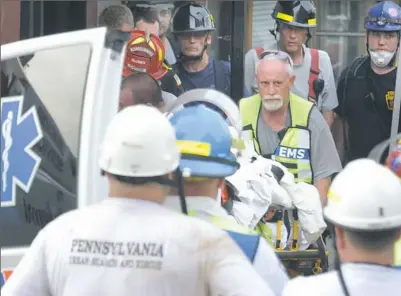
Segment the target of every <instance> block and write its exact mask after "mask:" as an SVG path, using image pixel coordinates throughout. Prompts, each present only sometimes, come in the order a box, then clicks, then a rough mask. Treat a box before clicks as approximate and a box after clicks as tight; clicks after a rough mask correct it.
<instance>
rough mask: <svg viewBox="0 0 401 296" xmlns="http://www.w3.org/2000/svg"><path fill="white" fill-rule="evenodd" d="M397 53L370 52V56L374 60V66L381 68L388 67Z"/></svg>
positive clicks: (384, 51)
mask: <svg viewBox="0 0 401 296" xmlns="http://www.w3.org/2000/svg"><path fill="white" fill-rule="evenodd" d="M394 54H395V51H393V52H391V51H386V50H370V49H369V55H370V58H371V59H372V62H373V64H375V65H376V66H377V67H379V68H384V67H387V66H388V64H389V63H390V62H391V60H392V58H393V57H394Z"/></svg>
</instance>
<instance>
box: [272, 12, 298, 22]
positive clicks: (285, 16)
mask: <svg viewBox="0 0 401 296" xmlns="http://www.w3.org/2000/svg"><path fill="white" fill-rule="evenodd" d="M276 17H277V18H278V19H280V20H283V21H287V22H292V21H293V20H294V17H293V16H292V15H289V14H286V13H282V12H277V15H276Z"/></svg>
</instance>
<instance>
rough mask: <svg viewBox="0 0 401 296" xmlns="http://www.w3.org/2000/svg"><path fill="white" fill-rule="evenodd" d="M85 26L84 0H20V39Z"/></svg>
mask: <svg viewBox="0 0 401 296" xmlns="http://www.w3.org/2000/svg"><path fill="white" fill-rule="evenodd" d="M85 28H86V1H43V0H42V1H33V0H29V1H21V32H20V33H21V40H22V39H27V38H32V37H37V36H43V35H49V34H55V33H61V32H68V31H74V30H80V29H85Z"/></svg>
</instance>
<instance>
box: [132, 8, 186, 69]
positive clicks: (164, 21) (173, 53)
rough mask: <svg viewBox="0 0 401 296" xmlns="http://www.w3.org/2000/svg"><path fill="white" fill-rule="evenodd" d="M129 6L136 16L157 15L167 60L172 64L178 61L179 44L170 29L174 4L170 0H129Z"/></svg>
mask: <svg viewBox="0 0 401 296" xmlns="http://www.w3.org/2000/svg"><path fill="white" fill-rule="evenodd" d="M127 5H128V7H129V8H130V9H131V10H132V11H133V12H134V17H135V16H136V15H137V14H139V15H140V14H149V13H150V14H152V15H155V16H156V18H157V20H158V21H159V25H160V26H159V33H158V35H159V37H160V39H161V40H162V41H163V43H164V48H165V51H166V61H167V62H168V63H169V64H170V65H174V64H175V63H176V62H177V58H176V57H177V56H178V53H179V51H178V46H177V43H176V42H175V40H174V39H172V38H170V37H169V36H168V35H167V34H168V30H169V27H170V23H171V16H172V12H173V9H174V4H172V3H168V1H162V2H157V3H155V2H151V1H136V2H128V4H127Z"/></svg>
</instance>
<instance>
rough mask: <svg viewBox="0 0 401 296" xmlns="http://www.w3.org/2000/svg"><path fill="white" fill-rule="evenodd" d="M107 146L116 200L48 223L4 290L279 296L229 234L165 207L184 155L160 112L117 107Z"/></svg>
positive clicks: (105, 167)
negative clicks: (274, 294) (181, 153)
mask: <svg viewBox="0 0 401 296" xmlns="http://www.w3.org/2000/svg"><path fill="white" fill-rule="evenodd" d="M127 127H128V128H127ZM101 148H102V149H101V152H100V158H99V165H100V168H101V170H102V172H103V173H104V174H105V176H106V178H107V181H108V184H109V197H108V198H106V199H105V200H103V201H102V202H100V203H98V204H96V205H92V206H88V207H85V208H82V209H78V210H74V211H70V212H68V213H65V214H63V215H62V216H59V217H58V218H57V219H55V220H53V221H52V222H50V223H49V224H47V225H46V227H45V228H43V229H42V230H41V231H40V232H39V234H38V235H37V237H36V238H35V240H34V241H33V243H32V245H31V247H30V249H29V250H28V252H27V253H26V255H25V256H24V258H23V259H22V261H21V262H20V264H19V265H18V266H17V268H16V269H15V270H14V272H13V274H12V275H11V277H10V278H9V280H8V281H7V282H6V284H5V286H4V287H3V289H2V291H1V294H2V295H4V296H14V295H35V296H36V295H38V296H39V295H49V296H58V295H74V296H75V295H85V296H95V295H96V296H102V295H119V296H124V295H138V296H139V295H141V296H143V295H148V296H151V295H157V296H159V295H174V296H180V295H182V296H184V295H185V296H187V295H196V296H197V295H199V296H206V295H211V294H212V295H243V296H248V295H255V296H256V295H257V296H264V295H273V294H272V292H271V291H270V289H269V287H268V286H267V285H266V283H265V282H264V281H263V280H262V279H261V278H260V277H259V276H258V274H257V273H256V272H255V271H254V269H253V268H252V265H251V264H250V263H249V261H248V260H247V258H246V256H245V255H244V254H243V253H242V252H241V250H240V249H239V248H238V247H237V246H236V245H235V243H234V242H233V241H232V240H231V239H230V238H229V236H228V235H226V234H225V233H224V232H222V231H221V230H219V229H217V228H215V227H213V226H211V225H209V224H208V223H205V222H203V221H200V220H198V219H193V218H189V217H186V216H185V215H181V214H179V213H176V212H174V211H170V210H168V209H166V208H165V207H163V206H162V203H163V200H164V199H165V197H166V195H167V193H168V191H169V186H170V185H171V184H174V183H175V182H173V181H172V180H171V179H170V175H171V173H173V172H174V171H175V170H176V169H177V167H178V165H179V157H180V153H179V149H178V147H177V145H176V138H175V135H174V129H173V128H172V126H171V124H170V123H169V122H168V120H167V118H166V117H165V116H163V115H162V114H161V113H160V112H159V111H157V109H155V108H154V107H149V106H145V105H138V106H132V107H128V108H126V109H124V110H122V111H121V112H119V113H118V114H117V116H116V117H115V118H114V119H113V120H112V121H111V123H110V124H109V126H108V128H107V131H106V134H105V137H104V142H103V144H102V147H101ZM156 225H157V227H155V226H156ZM33 279H34V280H33ZM238 279H241V281H239V280H238Z"/></svg>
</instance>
